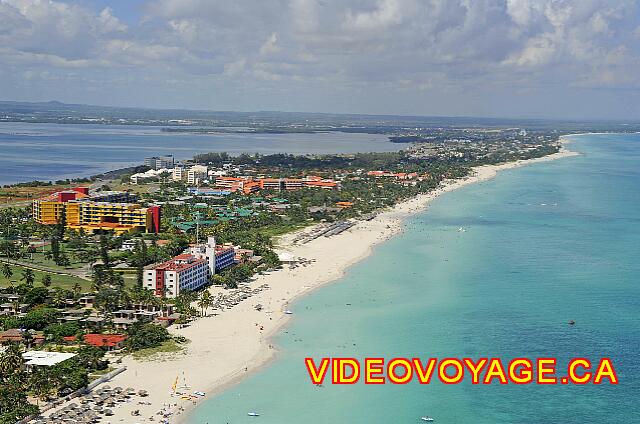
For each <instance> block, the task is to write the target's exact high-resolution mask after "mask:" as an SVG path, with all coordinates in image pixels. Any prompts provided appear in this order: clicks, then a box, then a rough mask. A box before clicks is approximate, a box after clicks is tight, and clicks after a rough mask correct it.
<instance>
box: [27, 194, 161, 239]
mask: <svg viewBox="0 0 640 424" xmlns="http://www.w3.org/2000/svg"><path fill="white" fill-rule="evenodd" d="M136 201H137V197H136V196H135V195H132V194H130V193H126V192H114V191H108V192H101V193H98V194H95V195H91V196H90V195H89V190H88V188H86V187H78V188H74V189H72V190H66V191H61V192H58V193H53V194H51V195H50V196H48V197H45V198H42V199H38V200H35V201H34V202H33V218H34V219H35V220H36V221H37V222H39V223H40V224H44V225H54V224H59V223H60V222H61V221H62V217H63V216H64V217H65V222H66V226H67V228H71V229H73V230H81V229H82V230H84V231H85V232H87V233H89V234H93V233H97V232H106V231H108V232H114V233H115V234H117V235H120V234H124V233H128V232H132V231H144V232H154V233H157V232H159V231H160V206H149V207H146V208H145V207H142V206H140V205H139V204H137V203H135V202H136Z"/></svg>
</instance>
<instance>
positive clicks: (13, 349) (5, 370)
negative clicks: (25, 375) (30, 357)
mask: <svg viewBox="0 0 640 424" xmlns="http://www.w3.org/2000/svg"><path fill="white" fill-rule="evenodd" d="M23 367H24V359H22V348H21V347H20V345H19V344H18V343H11V344H9V345H8V346H7V349H6V350H5V351H4V352H3V353H2V355H0V376H2V377H8V376H10V375H12V374H16V373H19V372H20V371H21V370H22V368H23Z"/></svg>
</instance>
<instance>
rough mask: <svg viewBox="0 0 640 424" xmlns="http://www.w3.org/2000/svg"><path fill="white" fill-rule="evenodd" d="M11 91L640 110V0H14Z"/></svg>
mask: <svg viewBox="0 0 640 424" xmlns="http://www.w3.org/2000/svg"><path fill="white" fill-rule="evenodd" d="M0 100H18V101H49V100H57V101H62V102H67V103H85V104H97V105H112V106H139V107H154V108H186V109H207V110H237V111H260V110H279V111H301V112H330V113H364V114H395V115H432V116H434V115H439V116H486V117H519V118H525V117H526V118H571V119H587V120H588V119H627V120H639V119H640V0H575V1H565V0H253V1H249V0H78V1H64V0H0Z"/></svg>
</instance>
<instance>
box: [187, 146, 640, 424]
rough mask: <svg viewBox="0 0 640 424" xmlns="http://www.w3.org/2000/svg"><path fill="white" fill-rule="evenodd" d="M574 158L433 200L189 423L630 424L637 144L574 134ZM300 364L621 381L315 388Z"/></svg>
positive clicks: (636, 370) (639, 221) (636, 411)
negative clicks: (356, 363)
mask: <svg viewBox="0 0 640 424" xmlns="http://www.w3.org/2000/svg"><path fill="white" fill-rule="evenodd" d="M571 147H572V149H574V150H577V151H580V152H582V153H583V155H582V156H579V157H572V158H566V159H562V160H558V161H553V162H547V163H539V164H535V165H532V166H529V167H524V168H519V169H514V170H509V171H505V172H502V173H500V174H499V175H498V176H497V177H496V178H495V179H493V180H491V181H487V182H484V183H481V184H476V185H473V186H467V187H465V188H463V189H461V190H458V191H456V192H452V193H449V194H446V195H444V196H442V197H441V198H439V199H437V200H436V201H435V202H434V203H433V204H432V206H431V207H430V209H429V211H428V212H426V213H421V214H419V215H416V216H415V217H413V218H412V219H410V220H409V221H408V222H407V224H406V231H405V232H404V233H403V234H401V235H399V236H397V237H395V238H393V239H392V240H390V241H388V242H387V243H384V244H383V245H380V246H378V247H377V248H376V249H375V250H374V253H373V254H372V256H371V257H369V258H368V259H366V260H364V261H363V262H360V263H358V264H357V265H355V266H353V267H352V268H350V269H349V270H348V272H347V275H346V276H345V277H344V278H343V279H342V280H341V281H339V282H338V283H336V284H333V285H330V286H327V287H325V288H322V289H320V290H319V291H317V292H315V293H313V294H312V295H310V296H308V297H305V298H303V299H301V300H299V301H298V302H296V303H295V304H294V305H293V306H292V308H291V309H292V310H293V311H294V313H295V315H294V320H293V321H292V323H291V325H290V326H289V327H288V328H287V329H286V331H285V332H283V333H282V334H281V335H280V336H278V337H277V343H278V344H279V345H280V347H281V348H282V354H281V356H280V357H279V359H278V360H277V361H275V362H274V363H273V364H272V365H270V366H268V367H266V368H265V369H264V370H263V371H261V372H259V373H257V374H255V375H252V376H250V377H249V378H247V379H246V380H244V381H243V382H241V383H240V384H239V385H236V386H233V387H231V388H229V389H228V390H227V391H225V392H224V393H222V394H220V395H218V396H215V397H213V398H212V399H210V400H207V401H205V402H203V403H202V404H201V405H200V406H199V407H198V408H197V409H196V410H195V411H194V413H193V415H191V417H190V420H189V422H190V423H192V424H196V423H197V424H201V423H209V424H214V423H233V424H235V423H253V422H260V423H262V424H265V423H280V424H282V423H302V422H304V423H311V424H315V423H352V424H353V423H368V424H370V423H418V422H421V421H420V419H419V417H420V416H423V415H430V416H433V417H435V418H436V423H455V424H464V423H474V424H478V423H487V424H496V423H523V424H524V423H534V422H544V423H563V424H568V423H580V424H583V423H585V422H599V423H640V402H639V401H638V395H639V394H640V360H639V354H638V351H639V348H640V314H639V311H640V283H639V282H638V274H639V271H640V260H638V257H640V136H639V135H589V136H579V137H575V142H574V143H573V144H572V145H571ZM459 227H464V228H465V229H466V232H459V231H458V228H459ZM347 303H350V304H351V305H350V306H349V305H347ZM569 320H575V321H576V325H575V326H569V325H568V321H569ZM307 356H312V357H314V358H320V357H323V356H332V357H336V356H342V357H345V356H349V357H355V358H364V357H367V356H376V357H385V358H392V357H396V356H399V357H409V358H411V357H421V358H428V357H438V358H443V357H450V356H451V357H472V358H478V357H485V356H488V357H500V358H502V359H503V360H509V359H511V358H514V357H521V356H524V357H532V358H536V357H547V356H551V357H557V358H558V360H559V363H560V364H565V363H566V361H567V360H568V358H571V357H588V358H592V359H597V358H600V357H610V358H611V359H612V361H613V364H614V366H615V368H616V371H617V374H618V377H619V379H620V383H619V384H618V385H609V384H606V383H605V384H602V385H598V386H596V385H586V386H577V385H545V386H542V385H511V384H510V385H497V384H493V385H490V386H486V385H478V386H474V385H471V384H470V383H469V382H468V381H467V382H465V383H462V384H459V385H444V384H441V383H439V382H433V383H432V384H431V385H419V384H418V383H417V382H415V381H414V382H412V383H410V384H407V385H389V384H387V385H381V386H371V385H364V384H362V383H359V384H356V385H349V386H333V385H331V384H325V385H324V387H322V388H318V387H315V386H313V385H312V384H311V383H310V381H309V378H308V375H307V373H306V370H305V366H304V362H303V361H304V358H305V357H307ZM558 369H559V370H561V369H562V367H561V366H559V367H558ZM559 375H563V373H562V372H559ZM248 411H257V412H259V413H260V414H261V416H260V417H259V418H252V417H248V416H247V415H246V414H247V412H248Z"/></svg>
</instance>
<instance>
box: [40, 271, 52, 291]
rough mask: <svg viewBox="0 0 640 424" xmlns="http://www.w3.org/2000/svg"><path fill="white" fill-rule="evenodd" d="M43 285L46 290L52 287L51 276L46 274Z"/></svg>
mask: <svg viewBox="0 0 640 424" xmlns="http://www.w3.org/2000/svg"><path fill="white" fill-rule="evenodd" d="M42 285H43V286H44V287H46V288H49V287H51V276H50V275H49V274H45V275H44V276H43V277H42Z"/></svg>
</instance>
